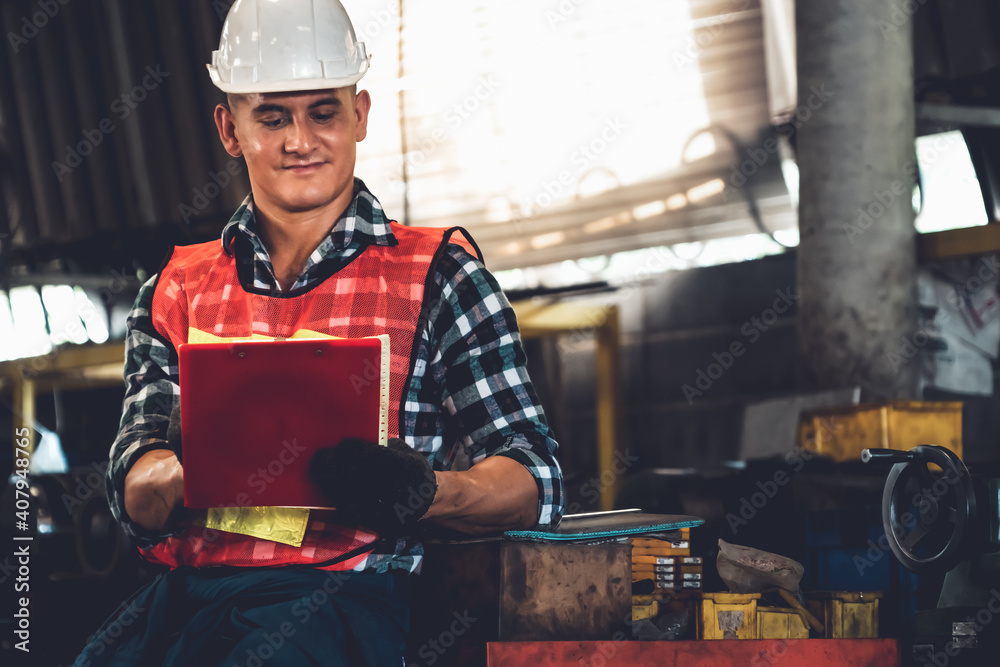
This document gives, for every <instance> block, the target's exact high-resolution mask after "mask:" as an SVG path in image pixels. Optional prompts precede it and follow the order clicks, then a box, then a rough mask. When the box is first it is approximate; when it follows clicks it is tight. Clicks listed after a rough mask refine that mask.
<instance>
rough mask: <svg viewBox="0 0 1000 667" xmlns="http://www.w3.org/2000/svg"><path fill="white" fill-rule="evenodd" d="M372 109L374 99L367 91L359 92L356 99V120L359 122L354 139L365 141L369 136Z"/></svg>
mask: <svg viewBox="0 0 1000 667" xmlns="http://www.w3.org/2000/svg"><path fill="white" fill-rule="evenodd" d="M371 108H372V98H371V96H370V95H369V94H368V91H367V90H359V91H358V94H357V95H356V96H355V98H354V118H355V120H356V121H357V127H356V129H355V133H354V138H355V140H356V141H363V140H364V138H365V137H367V136H368V111H369V110H370V109H371Z"/></svg>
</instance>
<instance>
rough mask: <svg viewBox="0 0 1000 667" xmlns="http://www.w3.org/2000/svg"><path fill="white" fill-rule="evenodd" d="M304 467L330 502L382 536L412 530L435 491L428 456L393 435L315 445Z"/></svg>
mask: <svg viewBox="0 0 1000 667" xmlns="http://www.w3.org/2000/svg"><path fill="white" fill-rule="evenodd" d="M309 471H310V473H311V474H312V477H313V479H314V480H316V483H317V484H318V485H319V488H320V490H321V491H322V492H323V494H324V495H325V496H326V497H327V499H328V500H329V501H330V504H331V505H333V506H334V507H336V508H337V509H338V510H339V511H341V512H344V513H345V514H346V515H348V516H350V517H351V518H353V519H355V520H356V521H357V522H358V523H359V524H361V525H363V526H366V527H368V528H372V529H374V530H377V531H378V532H379V533H380V534H381V535H383V536H387V537H393V536H401V535H407V534H409V533H412V532H413V529H414V527H415V525H416V523H417V521H419V520H420V518H421V517H423V515H424V514H426V513H427V510H428V509H429V508H430V506H431V503H432V502H433V501H434V494H435V493H437V480H436V479H435V478H434V471H433V470H432V469H431V466H430V464H429V463H428V462H427V459H426V458H425V457H424V455H423V454H420V453H419V452H417V451H414V450H413V449H411V448H410V447H409V446H407V444H406V443H405V442H403V441H402V440H400V439H398V438H389V442H388V446H387V447H382V446H380V445H376V444H374V443H372V442H367V441H365V440H355V439H350V440H344V441H343V442H341V443H340V444H339V445H337V446H336V447H327V448H324V449H320V450H319V451H317V452H316V453H315V454H314V455H313V457H312V460H311V461H310V462H309Z"/></svg>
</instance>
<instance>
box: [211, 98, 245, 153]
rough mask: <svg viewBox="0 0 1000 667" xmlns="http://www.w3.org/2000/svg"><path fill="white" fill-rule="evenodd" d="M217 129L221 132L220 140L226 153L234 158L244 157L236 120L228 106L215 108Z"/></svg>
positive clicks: (221, 105) (223, 105)
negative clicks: (237, 134) (237, 133)
mask: <svg viewBox="0 0 1000 667" xmlns="http://www.w3.org/2000/svg"><path fill="white" fill-rule="evenodd" d="M215 127H216V129H218V130H219V139H220V140H221V141H222V146H223V147H224V148H225V149H226V152H227V153H229V154H230V155H232V156H233V157H240V156H241V155H243V149H242V148H241V147H240V140H239V138H238V137H237V136H236V119H235V118H234V117H233V111H232V109H230V108H229V106H228V105H226V104H220V105H219V106H217V107H215Z"/></svg>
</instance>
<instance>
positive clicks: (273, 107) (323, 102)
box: [253, 97, 343, 116]
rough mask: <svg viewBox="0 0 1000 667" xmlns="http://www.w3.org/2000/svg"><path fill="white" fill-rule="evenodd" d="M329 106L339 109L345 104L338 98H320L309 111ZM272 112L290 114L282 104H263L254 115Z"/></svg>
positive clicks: (255, 109)
mask: <svg viewBox="0 0 1000 667" xmlns="http://www.w3.org/2000/svg"><path fill="white" fill-rule="evenodd" d="M328 105H329V106H335V107H339V106H343V103H342V102H341V101H340V100H339V99H338V98H336V97H323V98H320V99H318V100H316V101H315V102H313V103H312V104H310V105H309V109H315V108H317V107H322V106H328ZM272 112H276V113H288V107H285V106H282V105H280V104H267V103H265V104H261V105H260V106H258V107H254V110H253V114H254V115H255V116H258V115H263V114H266V113H272Z"/></svg>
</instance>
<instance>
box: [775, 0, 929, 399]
mask: <svg viewBox="0 0 1000 667" xmlns="http://www.w3.org/2000/svg"><path fill="white" fill-rule="evenodd" d="M910 4H913V5H914V6H915V5H916V3H907V2H905V1H904V0H821V1H819V0H798V2H797V3H796V37H797V44H798V46H797V49H796V51H797V60H798V91H799V93H798V100H799V107H798V109H797V112H796V117H795V119H794V121H793V122H794V123H795V125H796V126H797V128H798V129H797V133H798V139H797V148H798V161H799V170H800V179H801V180H800V183H801V189H800V195H799V231H800V238H801V241H800V244H799V249H798V290H799V319H800V322H799V365H800V370H801V376H802V379H803V384H804V386H803V389H805V390H821V389H835V388H844V387H849V386H857V385H860V386H861V388H862V400H878V399H886V398H903V399H906V398H917V396H916V395H915V393H916V387H917V377H918V366H919V360H918V358H917V355H916V350H915V349H914V347H913V346H912V345H911V341H912V340H913V334H914V332H915V330H916V277H915V268H916V266H915V265H916V257H915V248H914V243H915V231H914V227H913V208H912V202H911V198H912V192H913V183H914V181H915V177H914V174H915V172H916V158H915V157H914V143H913V142H914V103H913V46H912V30H911V21H910V15H909V14H908V13H907V8H908V7H909V5H910Z"/></svg>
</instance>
